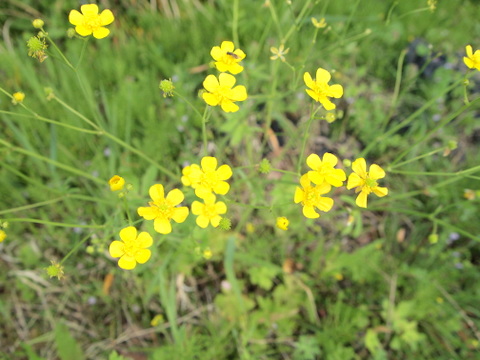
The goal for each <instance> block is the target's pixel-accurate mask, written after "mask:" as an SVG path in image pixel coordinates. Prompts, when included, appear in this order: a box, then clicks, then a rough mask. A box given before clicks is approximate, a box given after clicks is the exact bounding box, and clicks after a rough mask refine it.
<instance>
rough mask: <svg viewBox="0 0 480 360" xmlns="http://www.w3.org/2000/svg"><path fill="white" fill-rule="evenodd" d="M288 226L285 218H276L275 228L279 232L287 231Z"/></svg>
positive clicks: (288, 222)
mask: <svg viewBox="0 0 480 360" xmlns="http://www.w3.org/2000/svg"><path fill="white" fill-rule="evenodd" d="M289 224H290V221H288V219H287V218H286V217H285V216H281V217H278V218H277V224H276V225H277V228H279V229H280V230H285V231H286V230H288V225H289Z"/></svg>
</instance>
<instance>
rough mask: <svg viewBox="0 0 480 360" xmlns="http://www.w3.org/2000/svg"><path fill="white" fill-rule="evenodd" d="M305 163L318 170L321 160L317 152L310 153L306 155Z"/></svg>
mask: <svg viewBox="0 0 480 360" xmlns="http://www.w3.org/2000/svg"><path fill="white" fill-rule="evenodd" d="M323 158H325V155H323ZM307 165H308V167H309V168H310V169H312V170H318V169H319V168H320V166H321V165H322V160H320V156H318V155H317V154H310V155H308V157H307Z"/></svg>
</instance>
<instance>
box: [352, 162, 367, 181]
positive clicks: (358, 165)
mask: <svg viewBox="0 0 480 360" xmlns="http://www.w3.org/2000/svg"><path fill="white" fill-rule="evenodd" d="M352 170H353V171H354V172H355V173H357V175H358V176H360V177H361V178H362V179H366V178H367V163H366V161H365V159H364V158H359V159H357V160H355V161H354V162H353V163H352Z"/></svg>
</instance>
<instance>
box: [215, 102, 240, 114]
mask: <svg viewBox="0 0 480 360" xmlns="http://www.w3.org/2000/svg"><path fill="white" fill-rule="evenodd" d="M220 106H221V107H222V110H223V111H225V112H227V113H228V112H237V111H238V110H239V109H240V107H239V106H238V105H236V104H234V103H233V102H232V101H230V100H227V99H223V101H222V102H221V103H220Z"/></svg>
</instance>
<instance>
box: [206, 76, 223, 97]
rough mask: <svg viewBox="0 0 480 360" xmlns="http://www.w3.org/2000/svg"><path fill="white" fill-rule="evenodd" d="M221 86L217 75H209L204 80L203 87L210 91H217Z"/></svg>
mask: <svg viewBox="0 0 480 360" xmlns="http://www.w3.org/2000/svg"><path fill="white" fill-rule="evenodd" d="M219 86H220V84H219V83H218V79H217V78H216V77H215V75H208V76H207V77H206V78H205V80H204V81H203V87H204V88H205V89H206V90H207V91H209V92H212V93H213V92H215V91H216V90H217V88H218V87H219Z"/></svg>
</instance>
